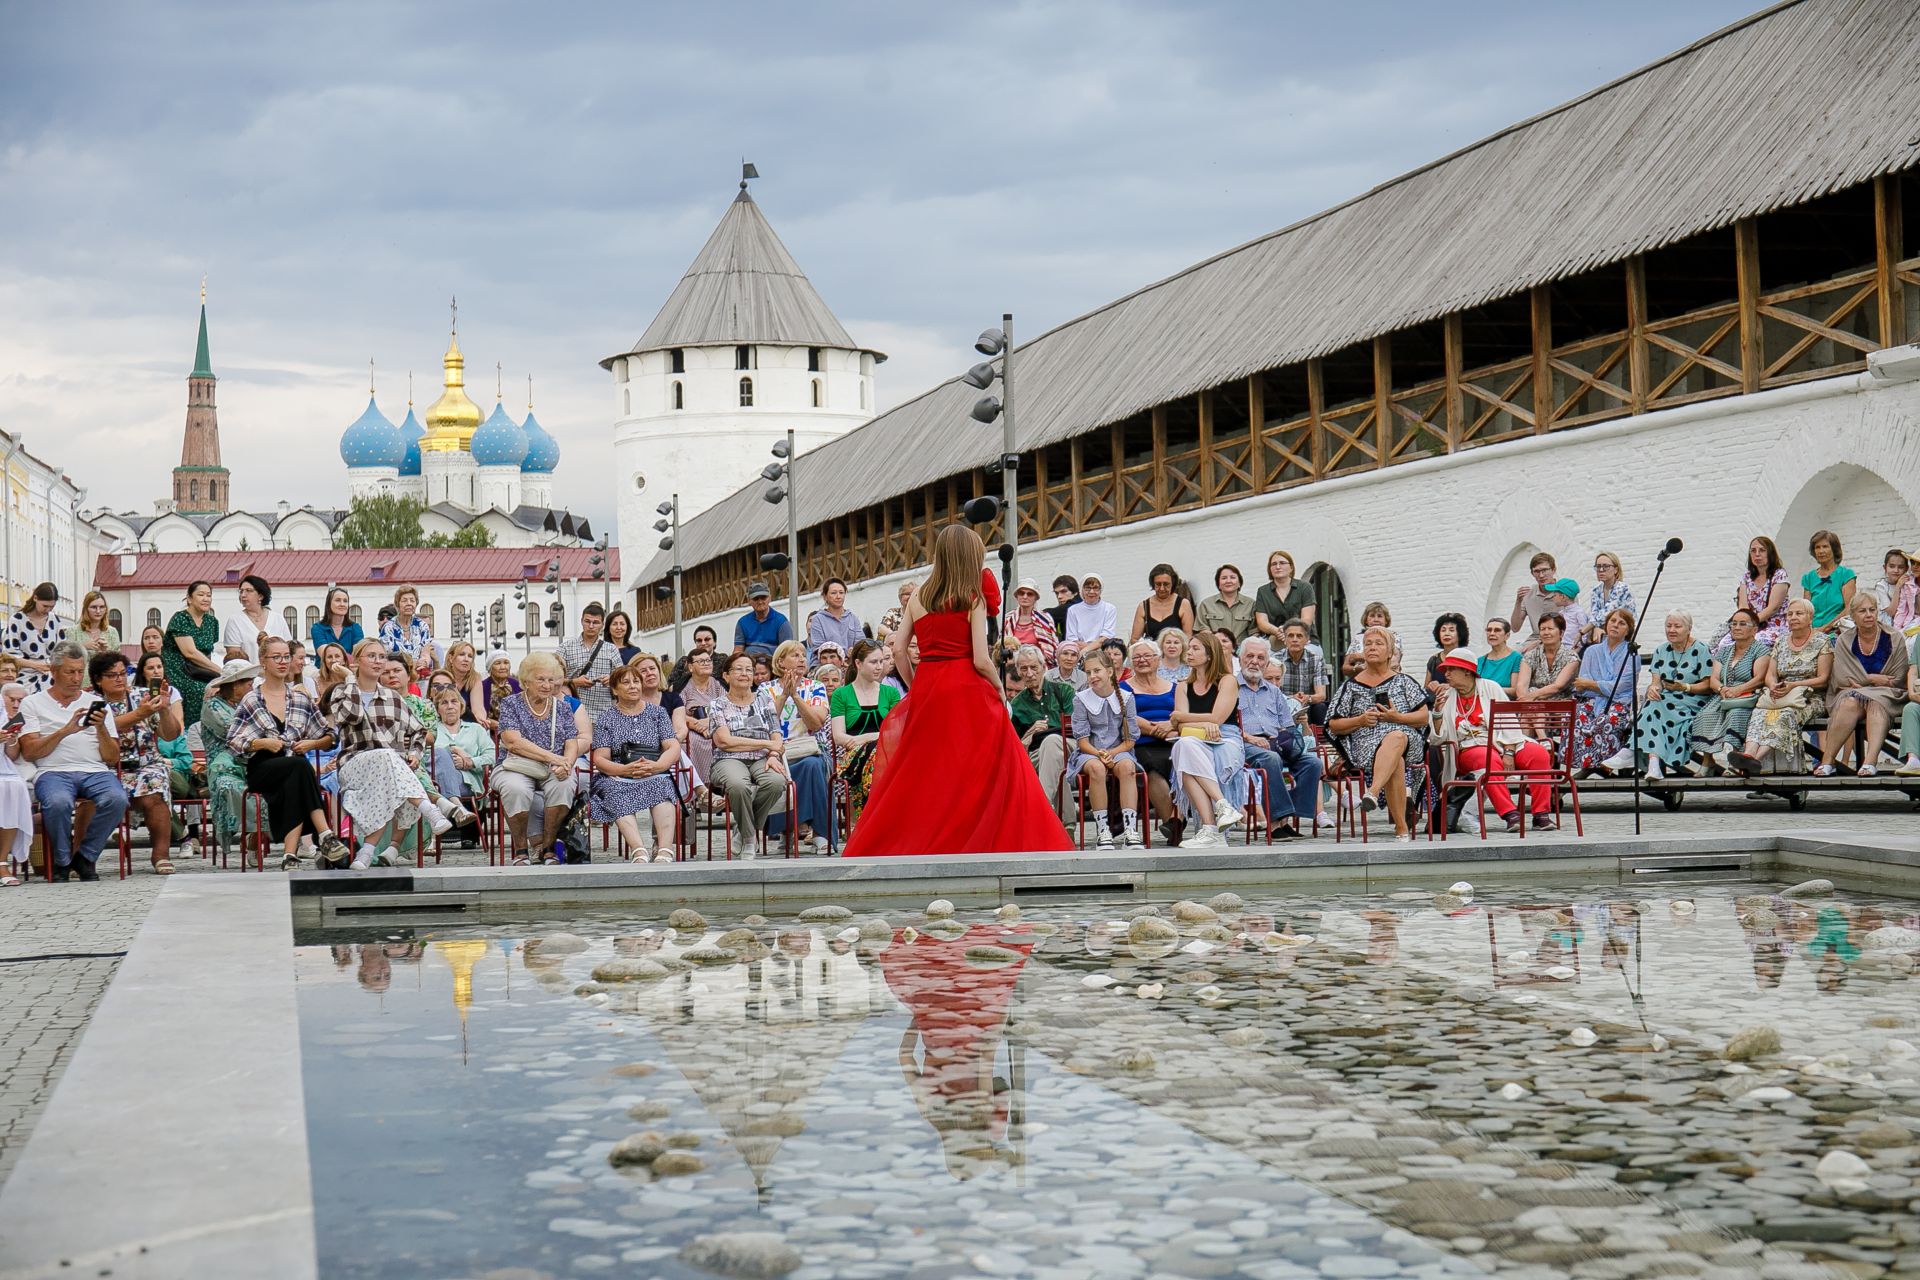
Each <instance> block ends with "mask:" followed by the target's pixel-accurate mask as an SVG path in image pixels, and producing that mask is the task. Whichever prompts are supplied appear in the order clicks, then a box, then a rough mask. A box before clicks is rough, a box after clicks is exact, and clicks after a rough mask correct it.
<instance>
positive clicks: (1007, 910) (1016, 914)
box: [993, 902, 1020, 923]
mask: <svg viewBox="0 0 1920 1280" xmlns="http://www.w3.org/2000/svg"><path fill="white" fill-rule="evenodd" d="M993 918H994V919H996V920H1004V921H1007V922H1008V923H1012V922H1013V921H1015V920H1018V919H1019V918H1020V908H1018V907H1016V906H1014V905H1013V904H1012V903H1011V902H1009V903H1008V904H1007V905H1006V906H1004V907H1002V908H1000V909H999V910H998V911H996V912H994V913H993Z"/></svg>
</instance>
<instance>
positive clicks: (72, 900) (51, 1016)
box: [0, 796, 1915, 1181]
mask: <svg viewBox="0 0 1920 1280" xmlns="http://www.w3.org/2000/svg"><path fill="white" fill-rule="evenodd" d="M1701 799H1702V797H1699V796H1695V797H1690V798H1689V799H1688V801H1687V804H1686V806H1685V808H1684V809H1683V810H1682V811H1680V812H1678V813H1667V812H1664V811H1663V810H1661V809H1660V808H1659V807H1658V806H1657V805H1656V806H1651V807H1650V808H1649V809H1648V810H1647V811H1646V813H1645V815H1644V819H1643V822H1644V829H1645V831H1646V832H1647V834H1649V835H1684V836H1702V835H1711V834H1713V833H1714V832H1716V831H1753V830H1755V829H1765V830H1769V831H1778V832H1782V833H1785V832H1793V831H1801V830H1810V829H1819V828H1825V829H1833V828H1835V827H1840V826H1846V827H1848V828H1850V829H1854V830H1858V831H1860V832H1861V833H1862V834H1863V835H1866V834H1871V835H1910V834H1912V833H1913V832H1914V830H1915V820H1914V809H1913V805H1912V804H1911V803H1909V802H1908V801H1906V800H1905V799H1904V798H1900V797H1895V796H1888V797H1886V798H1872V799H1865V798H1860V799H1848V800H1847V801H1845V802H1844V804H1842V803H1841V802H1840V801H1838V800H1837V799H1829V800H1826V802H1825V803H1823V797H1819V796H1815V797H1812V798H1811V799H1810V800H1809V801H1808V804H1807V807H1806V808H1805V809H1804V810H1803V811H1801V812H1799V813H1791V812H1789V811H1788V810H1787V808H1786V806H1785V805H1784V804H1780V803H1764V804H1756V803H1748V802H1745V801H1740V800H1732V801H1728V802H1726V803H1721V804H1716V805H1707V804H1702V803H1700V801H1701ZM1587 815H1588V823H1587V830H1588V832H1589V833H1591V834H1595V835H1608V836H1616V835H1627V834H1631V832H1632V830H1633V817H1632V811H1631V808H1630V806H1629V805H1628V804H1627V803H1626V801H1625V800H1624V798H1619V797H1611V796H1610V797H1606V798H1604V799H1601V798H1595V799H1592V800H1590V801H1588V803H1587ZM1459 839H1461V838H1460V837H1455V840H1459ZM1494 840H1495V843H1497V844H1502V845H1508V844H1511V845H1514V846H1516V847H1517V846H1518V845H1519V843H1520V842H1519V841H1518V840H1516V839H1513V838H1511V837H1507V836H1497V837H1495V838H1494ZM1424 843H1425V842H1424V840H1423V841H1422V844H1424ZM136 859H137V860H138V861H139V866H140V870H138V871H137V872H136V873H135V874H134V875H133V876H132V877H130V878H129V879H127V880H124V881H121V880H117V879H115V878H114V872H113V870H112V869H111V859H108V860H106V861H103V864H102V866H103V871H104V873H103V876H102V879H101V880H100V882H99V883H97V884H91V885H85V884H78V883H68V884H60V885H48V884H45V883H41V882H38V881H36V882H35V883H33V884H31V885H29V886H24V887H22V888H18V889H10V890H6V891H4V892H0V934H3V935H4V937H5V943H4V944H0V1061H7V1062H11V1063H13V1064H15V1065H14V1067H13V1069H12V1070H11V1071H10V1072H8V1073H7V1074H6V1075H5V1076H4V1077H3V1078H0V1181H3V1180H4V1179H5V1177H6V1176H7V1174H8V1173H10V1172H11V1170H12V1167H13V1163H14V1161H15V1160H16V1159H17V1158H18V1155H19V1152H20V1149H21V1148H22V1147H23V1146H24V1145H25V1144H26V1140H27V1138H28V1136H29V1134H30V1133H31V1131H32V1127H33V1123H34V1119H35V1117H36V1116H37V1115H38V1114H39V1112H40V1110H41V1108H42V1107H44V1106H45V1104H46V1101H47V1099H48V1097H49V1096H51V1094H52V1092H53V1089H54V1086H55V1084H57V1083H58V1081H59V1077H60V1072H61V1071H62V1069H63V1068H64V1066H65V1064H66V1061H67V1058H68V1056H69V1055H70V1054H71V1052H72V1050H73V1047H74V1045H75V1044H77V1043H78V1041H79V1038H80V1034H81V1032H82V1031H83V1030H84V1029H85V1027H86V1023H87V1018H88V1017H89V1015H90V1014H91V1013H92V1011H93V1009H94V1007H95V1005H96V1004H98V1002H99V1000H100V996H101V994H102V993H103V992H104V991H105V990H106V988H107V984H108V983H109V982H111V981H112V979H113V975H114V972H115V970H116V967H117V965H118V953H122V952H124V951H125V950H126V949H127V947H128V946H129V945H130V944H131V943H132V941H133V938H134V935H135V934H136V933H137V932H138V931H139V929H140V926H141V923H142V922H143V921H144V920H145V919H146V916H147V912H148V910H149V909H150V908H151V907H152V905H153V901H154V898H155V896H156V895H157V894H158V893H159V892H160V890H161V888H162V887H163V885H164V883H165V881H164V880H163V879H162V878H160V877H157V876H154V875H152V874H150V873H149V872H147V871H146V870H145V861H144V853H142V852H140V851H136ZM484 863H485V857H484V855H483V854H480V853H478V852H476V851H468V852H459V851H454V850H449V851H448V853H447V855H446V860H445V864H446V865H448V866H480V865H484ZM174 865H175V866H176V867H177V868H178V869H179V873H180V874H182V875H189V876H200V875H206V874H209V873H210V872H211V873H214V874H220V875H224V876H232V877H238V876H239V875H240V872H239V871H238V870H233V869H230V870H226V871H221V870H219V868H217V867H214V868H209V866H208V864H207V863H206V862H204V861H202V860H198V859H177V860H176V861H175V864H174ZM236 865H237V864H236ZM634 873H635V874H636V875H645V874H646V871H645V870H643V869H640V868H635V872H634ZM249 874H252V873H249ZM259 884H260V885H261V888H262V891H263V892H266V891H277V890H278V888H279V884H280V876H279V873H278V872H273V871H269V872H268V873H267V874H266V875H264V876H261V877H260V878H259ZM38 957H57V958H47V959H41V958H38ZM69 957H75V958H69ZM182 979H183V980H197V981H218V980H219V975H218V974H201V975H182Z"/></svg>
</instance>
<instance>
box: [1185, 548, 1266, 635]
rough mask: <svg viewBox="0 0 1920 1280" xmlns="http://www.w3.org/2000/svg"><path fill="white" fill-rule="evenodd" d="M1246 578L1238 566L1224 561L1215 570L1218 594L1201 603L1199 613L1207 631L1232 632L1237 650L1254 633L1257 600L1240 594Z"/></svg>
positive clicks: (1200, 621)
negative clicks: (1254, 600) (1254, 609)
mask: <svg viewBox="0 0 1920 1280" xmlns="http://www.w3.org/2000/svg"><path fill="white" fill-rule="evenodd" d="M1245 581H1246V578H1245V576H1244V575H1242V574H1241V572H1240V570H1239V568H1238V567H1237V566H1235V565H1230V564H1223V565H1221V566H1220V567H1219V568H1218V569H1215V570H1214V571H1213V591H1214V593H1213V594H1212V595H1210V596H1208V597H1207V598H1206V599H1205V600H1202V601H1201V602H1200V610H1199V613H1198V615H1197V617H1198V621H1199V623H1200V625H1201V626H1203V627H1205V628H1206V629H1207V630H1209V631H1226V632H1230V633H1231V634H1232V636H1233V645H1234V648H1236V649H1238V648H1239V647H1240V642H1241V641H1242V640H1245V639H1246V638H1247V637H1248V636H1250V635H1252V634H1254V626H1253V600H1252V599H1251V598H1250V597H1248V596H1244V595H1241V594H1240V587H1241V585H1242V584H1243V583H1244V582H1245Z"/></svg>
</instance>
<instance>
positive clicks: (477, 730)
mask: <svg viewBox="0 0 1920 1280" xmlns="http://www.w3.org/2000/svg"><path fill="white" fill-rule="evenodd" d="M466 709H467V704H466V702H465V700H464V699H462V698H461V696H460V691H459V690H458V689H454V688H447V689H442V690H440V691H439V692H437V693H435V694H434V695H433V711H434V722H433V782H434V786H435V788H436V789H437V790H438V791H439V792H440V794H441V795H442V796H443V797H445V798H446V799H449V800H451V801H453V802H454V803H455V804H457V805H458V806H459V807H460V812H463V813H465V814H466V817H465V820H464V821H463V820H462V819H461V817H460V816H459V813H449V814H448V815H447V816H448V817H450V818H452V819H453V825H454V826H455V827H456V828H458V829H459V831H460V847H461V848H463V849H477V848H479V846H480V821H479V818H478V817H477V816H476V815H475V814H474V813H473V812H472V811H473V810H475V809H478V808H479V807H480V805H481V800H480V796H481V791H482V779H481V771H482V770H484V769H487V768H489V767H491V766H492V764H493V760H494V751H493V735H492V734H490V733H488V732H487V731H486V729H484V728H483V727H481V726H480V725H479V724H478V723H476V722H475V721H472V720H469V719H467V718H466Z"/></svg>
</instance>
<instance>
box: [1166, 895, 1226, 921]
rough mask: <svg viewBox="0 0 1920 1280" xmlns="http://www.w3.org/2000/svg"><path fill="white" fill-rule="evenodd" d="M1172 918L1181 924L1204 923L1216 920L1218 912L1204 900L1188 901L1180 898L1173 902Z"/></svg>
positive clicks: (1218, 916)
mask: <svg viewBox="0 0 1920 1280" xmlns="http://www.w3.org/2000/svg"><path fill="white" fill-rule="evenodd" d="M1173 918H1174V919H1175V920H1178V921H1179V922H1180V923H1181V924H1206V923H1207V922H1209V921H1212V920H1218V919H1219V918H1220V913H1219V912H1218V911H1215V910H1214V909H1213V908H1212V907H1210V906H1208V905H1207V904H1206V903H1204V902H1190V901H1188V900H1186V899H1182V900H1181V901H1179V902H1176V903H1174V904H1173Z"/></svg>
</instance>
